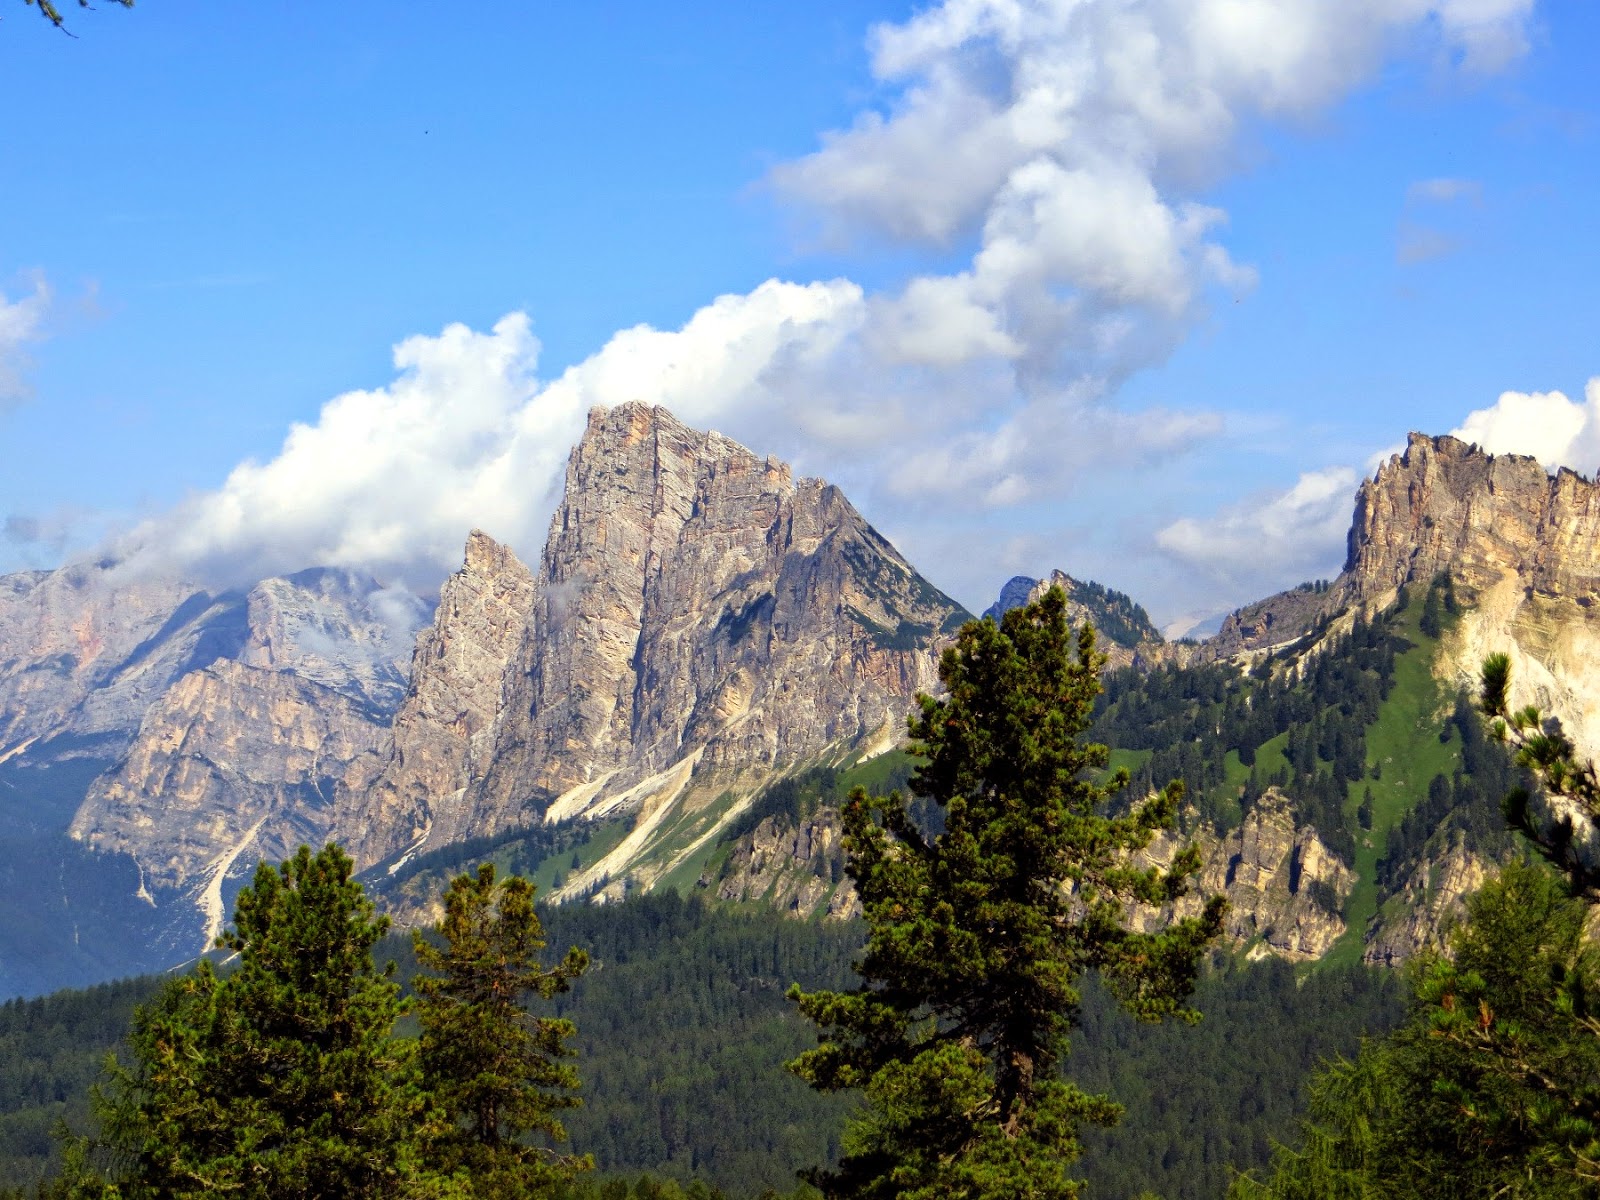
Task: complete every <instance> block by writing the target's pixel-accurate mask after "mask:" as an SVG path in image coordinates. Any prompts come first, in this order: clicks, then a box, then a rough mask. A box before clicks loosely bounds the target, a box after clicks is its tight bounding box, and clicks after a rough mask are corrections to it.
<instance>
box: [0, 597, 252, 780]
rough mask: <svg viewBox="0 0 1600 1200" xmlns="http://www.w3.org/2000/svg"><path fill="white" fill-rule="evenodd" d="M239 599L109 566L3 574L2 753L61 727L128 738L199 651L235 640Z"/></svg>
mask: <svg viewBox="0 0 1600 1200" xmlns="http://www.w3.org/2000/svg"><path fill="white" fill-rule="evenodd" d="M241 601H242V597H240V596H237V595H227V594H224V595H221V596H211V595H208V594H207V593H205V592H204V591H201V590H199V589H198V588H195V587H193V586H192V585H187V584H184V583H181V582H174V581H128V580H120V579H119V578H118V577H117V575H116V573H115V572H114V571H112V570H110V569H107V568H105V567H102V566H90V565H75V566H70V567H63V568H62V569H60V570H58V571H27V572H22V573H20V574H16V575H7V576H4V577H0V755H11V754H18V753H24V752H25V748H26V747H27V746H29V745H32V744H34V743H38V742H48V741H49V740H50V739H52V738H56V737H60V736H62V735H70V736H72V737H73V738H74V739H75V740H82V739H90V740H94V741H109V742H111V743H112V744H114V745H117V744H125V743H126V740H127V738H128V737H130V736H131V735H132V733H133V731H134V730H136V729H137V728H138V727H139V720H140V718H141V717H142V716H143V714H144V710H145V708H146V707H148V706H149V704H150V703H151V702H152V701H153V700H154V699H155V698H156V697H157V696H158V695H160V694H161V692H162V691H163V690H164V689H165V688H166V687H168V686H170V685H171V683H172V682H173V680H175V679H176V678H178V677H179V676H180V675H182V674H183V673H184V672H185V671H186V670H188V669H190V668H191V667H192V666H193V665H195V663H196V660H197V659H201V658H205V659H206V661H210V659H209V658H206V656H207V655H208V654H212V651H213V649H219V650H220V649H226V648H231V647H236V644H237V638H236V630H237V628H238V626H239V625H240V624H241V623H242V613H241V611H240V610H241ZM214 656H215V655H214V654H212V657H214Z"/></svg>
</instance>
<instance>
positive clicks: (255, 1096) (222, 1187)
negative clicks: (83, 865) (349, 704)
mask: <svg viewBox="0 0 1600 1200" xmlns="http://www.w3.org/2000/svg"><path fill="white" fill-rule="evenodd" d="M350 875H351V862H350V859H349V858H348V857H347V856H346V855H345V854H344V852H343V851H342V850H340V849H339V847H338V846H335V845H329V846H326V847H324V848H323V849H322V850H321V851H319V852H318V853H317V854H315V855H313V854H312V853H311V851H310V849H309V848H308V847H305V846H302V847H301V848H300V850H299V852H298V853H297V854H296V855H295V857H294V858H292V859H290V860H289V861H288V862H285V863H283V864H282V865H281V866H278V867H273V866H270V865H268V864H265V863H263V864H262V865H261V866H260V867H258V868H257V870H256V873H255V877H254V880H253V882H252V884H251V885H250V886H249V887H247V888H245V889H244V890H243V891H242V892H240V894H239V899H238V904H237V908H236V911H235V916H234V927H233V928H232V929H231V930H230V931H228V932H227V933H226V934H225V935H224V936H223V937H222V938H220V939H219V941H218V946H219V948H225V949H229V950H232V951H234V952H235V953H236V954H237V955H238V960H239V962H238V967H237V969H236V970H233V971H231V972H230V973H228V974H226V975H220V976H219V975H218V973H217V972H216V971H214V970H213V969H212V966H211V964H210V963H209V962H202V963H201V964H200V965H199V967H197V968H196V970H195V971H194V973H193V974H192V975H190V976H188V977H185V978H182V979H177V980H174V981H173V982H172V983H171V984H169V985H168V986H167V987H166V988H165V989H164V990H163V991H162V993H161V994H160V995H159V996H158V998H157V999H156V1001H155V1002H154V1003H152V1004H151V1005H149V1006H147V1007H145V1008H144V1009H142V1010H141V1011H140V1013H139V1015H138V1017H137V1019H136V1021H135V1026H134V1031H133V1035H132V1038H131V1040H130V1050H131V1056H132V1065H131V1066H129V1067H126V1068H117V1069H116V1070H115V1071H114V1074H113V1076H112V1079H111V1081H110V1084H109V1086H108V1087H106V1088H105V1089H103V1090H102V1093H101V1096H100V1101H99V1104H98V1110H99V1112H98V1115H99V1117H100V1122H101V1130H102V1132H101V1137H100V1143H101V1148H102V1149H103V1150H105V1151H108V1152H109V1156H110V1177H111V1186H110V1194H112V1195H117V1196H122V1197H130V1198H143V1197H181V1196H202V1195H213V1194H226V1195H233V1196H240V1197H248V1198H252V1200H254V1198H257V1197H259V1198H261V1200H266V1198H268V1197H272V1198H275V1200H278V1198H284V1197H304V1198H306V1200H312V1198H323V1197H326V1198H328V1200H333V1198H335V1197H382V1196H394V1195H398V1194H400V1191H401V1181H402V1178H403V1177H404V1176H405V1175H407V1174H408V1173H409V1172H411V1171H412V1170H413V1168H414V1164H413V1163H411V1162H410V1161H408V1156H409V1155H410V1154H411V1153H412V1152H413V1150H414V1144H415V1139H414V1137H413V1134H414V1132H415V1127H416V1121H417V1117H418V1108H419V1103H420V1101H419V1098H418V1097H417V1096H416V1094H415V1092H414V1090H413V1089H411V1088H409V1087H408V1086H407V1083H408V1079H409V1075H410V1056H409V1055H408V1053H407V1052H406V1048H405V1044H404V1043H399V1042H396V1041H395V1040H394V1039H393V1038H392V1036H391V1031H392V1026H393V1024H394V1020H395V1017H396V1016H397V1015H398V1013H399V1011H400V1000H399V992H398V989H397V988H396V986H395V985H394V983H393V982H391V981H390V979H389V978H388V974H387V972H379V971H377V970H376V969H375V968H374V967H373V963H372V947H373V945H374V943H376V941H377V940H378V938H380V937H381V936H382V935H383V933H384V931H385V929H386V928H387V924H388V922H387V920H386V919H385V918H382V917H378V916H376V915H375V914H374V912H373V909H372V905H371V903H370V902H369V901H368V900H367V899H366V897H365V896H364V895H363V893H362V890H361V885H360V884H358V883H356V882H355V881H354V880H353V879H352V878H351V877H350ZM69 1182H71V1183H72V1185H73V1186H75V1187H77V1188H78V1192H75V1193H69V1194H80V1193H84V1192H87V1191H88V1190H89V1183H90V1180H89V1177H88V1175H87V1173H86V1172H79V1175H78V1178H77V1179H76V1180H75V1181H69Z"/></svg>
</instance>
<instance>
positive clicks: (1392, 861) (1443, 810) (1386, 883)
mask: <svg viewBox="0 0 1600 1200" xmlns="http://www.w3.org/2000/svg"><path fill="white" fill-rule="evenodd" d="M1452 732H1453V733H1454V734H1455V735H1456V736H1458V737H1459V738H1460V740H1461V766H1460V770H1458V771H1456V772H1455V773H1454V774H1453V775H1451V776H1450V777H1448V778H1447V777H1446V776H1444V775H1435V776H1434V777H1433V779H1432V780H1430V781H1429V783H1428V795H1427V798H1426V799H1425V800H1424V801H1423V802H1422V803H1421V804H1419V805H1417V807H1415V808H1413V809H1412V810H1411V811H1410V812H1408V813H1406V815H1405V816H1404V817H1402V818H1401V819H1400V821H1399V823H1398V824H1396V825H1395V826H1394V827H1393V828H1392V829H1390V830H1389V840H1388V846H1387V849H1386V851H1385V853H1384V856H1383V857H1382V858H1381V859H1379V860H1378V886H1379V888H1380V890H1381V891H1382V892H1383V893H1384V894H1392V893H1393V892H1395V891H1397V890H1399V888H1400V887H1401V886H1402V885H1403V884H1404V883H1405V881H1406V880H1407V879H1408V878H1409V877H1410V875H1411V873H1412V872H1413V871H1414V870H1415V869H1416V867H1417V865H1418V863H1419V862H1421V861H1422V859H1423V857H1424V856H1425V855H1427V854H1430V853H1436V852H1438V851H1441V850H1443V849H1444V848H1445V847H1446V846H1448V845H1449V844H1452V843H1459V844H1460V845H1461V846H1462V847H1463V848H1465V849H1467V850H1470V851H1472V852H1474V853H1476V854H1479V855H1481V856H1482V857H1483V858H1486V859H1489V860H1491V861H1503V860H1504V859H1505V858H1506V857H1507V856H1509V855H1512V854H1514V853H1515V852H1516V849H1517V843H1516V841H1515V839H1514V838H1513V836H1512V834H1511V831H1510V829H1509V828H1508V827H1507V825H1506V821H1505V817H1504V815H1503V814H1502V812H1501V800H1502V799H1503V798H1504V797H1505V796H1506V794H1507V793H1508V792H1511V791H1512V790H1514V789H1516V788H1519V787H1526V786H1527V783H1528V781H1527V776H1526V775H1525V774H1524V773H1523V772H1522V771H1520V770H1518V769H1517V768H1516V767H1515V766H1514V765H1513V763H1512V761H1511V756H1510V755H1509V754H1507V753H1506V752H1505V750H1504V749H1503V748H1502V747H1501V746H1499V745H1498V744H1496V743H1495V742H1494V741H1493V740H1491V739H1490V738H1489V737H1487V736H1486V734H1485V732H1484V729H1483V723H1482V721H1480V720H1479V719H1478V716H1477V714H1476V713H1474V712H1473V710H1472V705H1471V702H1470V701H1469V700H1468V699H1467V697H1466V694H1465V693H1462V694H1461V695H1460V696H1459V697H1457V699H1456V707H1455V711H1454V713H1452V714H1451V717H1450V720H1449V721H1448V722H1447V723H1446V724H1445V726H1444V733H1445V734H1450V733H1452ZM1369 790H1370V789H1369Z"/></svg>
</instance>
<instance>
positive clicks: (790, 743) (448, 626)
mask: <svg viewBox="0 0 1600 1200" xmlns="http://www.w3.org/2000/svg"><path fill="white" fill-rule="evenodd" d="M967 619H968V614H967V613H966V612H965V611H964V610H963V609H962V608H961V607H960V606H959V605H958V604H956V603H955V602H954V601H952V600H950V599H949V598H948V597H947V596H945V595H944V594H943V593H941V592H940V591H939V590H938V589H937V588H935V587H933V585H931V584H930V583H928V582H927V580H925V579H923V578H922V576H920V575H919V574H917V572H916V571H915V570H913V569H912V567H911V566H910V564H909V563H907V562H906V561H905V559H904V558H902V557H901V555H900V554H899V552H898V551H896V550H895V549H894V547H893V546H891V545H890V544H889V542H888V541H887V540H885V539H884V537H883V536H882V535H881V534H879V533H878V532H877V531H876V530H875V529H873V528H872V526H870V525H869V524H867V522H866V521H865V520H864V519H862V517H861V515H860V514H859V513H858V512H856V510H855V509H854V508H853V507H852V506H851V505H850V503H849V501H848V500H846V499H845V497H844V495H843V493H842V492H840V491H839V489H838V488H836V487H834V486H832V485H831V484H827V483H824V482H822V481H820V480H816V479H796V478H794V476H793V473H792V472H791V471H790V469H789V467H788V466H787V465H785V464H783V463H781V462H779V461H777V460H776V459H773V458H762V457H759V456H757V455H755V454H753V453H752V452H750V451H749V450H747V449H745V448H744V447H743V446H740V445H738V444H737V443H735V442H733V441H731V440H729V439H728V438H725V437H723V436H722V435H720V434H717V433H704V432H699V431H696V430H693V429H690V428H689V427H688V426H686V425H684V424H682V423H681V422H680V421H678V420H677V419H676V418H674V417H673V416H672V415H671V414H670V413H668V412H667V411H666V410H664V409H661V408H656V407H653V406H649V405H643V404H624V405H620V406H618V407H616V408H612V409H596V410H595V411H594V412H593V413H591V414H590V417H589V423H588V428H587V430H586V431H585V433H584V436H583V438H582V440H581V441H580V442H579V443H578V445H577V446H576V447H575V448H574V450H573V452H572V456H571V459H570V461H569V463H568V466H567V476H566V489H565V494H564V497H563V499H562V502H561V505H560V507H559V508H558V509H557V511H556V514H555V516H554V518H553V519H552V521H551V526H550V535H549V539H548V541H547V542H546V545H545V549H544V553H543V555H542V556H541V559H540V564H539V569H538V570H537V572H534V573H532V574H531V576H530V575H529V573H528V572H527V571H526V569H525V568H523V567H522V565H521V564H520V563H519V562H517V560H516V559H515V558H514V556H512V555H511V554H510V552H509V551H507V550H505V549H504V548H502V547H498V546H496V545H495V544H494V543H493V542H492V541H491V540H490V539H488V538H487V537H485V536H483V535H478V534H475V535H474V536H473V539H472V540H471V541H470V542H469V544H468V548H467V562H466V564H465V566H464V567H463V569H462V571H461V572H459V573H458V574H457V575H455V576H454V577H452V579H451V580H450V582H449V583H447V584H446V586H445V590H444V593H443V597H442V601H441V604H440V607H439V610H438V614H437V616H436V618H435V621H434V625H433V627H432V629H431V630H430V631H429V632H427V633H426V634H424V635H423V639H422V642H421V643H420V644H419V649H418V652H417V655H416V657H415V659H414V667H413V676H412V681H411V687H410V690H409V692H408V694H407V698H406V700H405V702H404V704H403V705H402V707H401V710H400V713H399V715H398V716H397V718H396V722H395V733H394V742H393V750H392V753H391V754H390V756H389V758H388V760H387V761H386V763H385V765H384V768H383V771H382V773H381V774H380V776H379V777H378V780H377V782H376V783H375V784H374V785H373V786H372V787H371V788H369V789H367V790H366V791H365V793H364V794H359V795H356V794H352V795H351V796H350V800H349V805H348V807H347V808H346V809H345V810H343V811H342V813H341V815H340V816H339V817H338V818H337V820H336V826H337V827H338V828H339V829H341V830H342V831H345V833H346V835H347V836H348V837H349V838H350V839H351V843H350V844H351V846H352V848H353V853H354V854H355V856H356V858H357V861H358V863H360V864H361V865H363V866H368V865H372V864H377V863H381V862H385V861H386V860H392V859H394V857H395V856H396V855H401V854H406V853H414V852H418V851H423V850H425V849H428V848H432V847H437V846H441V845H447V844H449V843H451V842H453V841H459V840H461V839H462V838H465V837H469V836H470V837H480V838H483V837H489V838H492V837H495V836H497V835H503V834H507V833H513V832H515V831H517V830H519V829H524V828H527V827H530V826H538V825H542V824H555V823H561V822H570V821H584V822H593V821H595V820H600V819H604V818H626V819H628V820H630V821H632V822H633V824H632V827H631V830H630V832H629V833H628V835H627V837H626V838H625V839H624V840H623V842H622V844H621V845H619V846H617V847H616V848H615V849H614V850H613V851H611V852H610V853H608V854H606V855H605V856H604V857H603V858H601V859H598V860H597V861H595V862H594V863H593V864H592V865H590V866H589V867H588V868H587V869H586V870H585V871H584V872H583V873H582V874H580V875H578V876H577V877H575V878H573V879H572V880H570V881H568V883H567V886H566V894H567V895H569V896H570V895H575V894H577V893H579V892H590V891H594V890H603V889H607V888H609V889H611V891H612V892H613V893H618V894H620V892H621V891H622V890H623V889H625V888H627V887H629V886H635V887H648V886H650V885H651V884H652V883H654V882H655V881H656V880H658V879H660V878H661V877H663V876H664V875H666V874H668V873H670V872H671V871H672V870H674V869H675V868H676V867H678V866H679V865H681V863H682V862H683V861H685V856H686V855H688V854H690V853H692V852H693V851H694V849H696V848H698V847H701V846H704V845H707V844H709V843H710V842H712V841H713V840H714V839H715V837H716V834H717V831H718V830H719V829H721V828H723V827H724V826H725V825H726V824H727V822H728V821H730V820H733V819H734V818H735V817H736V816H737V814H738V813H739V811H741V810H742V808H743V807H744V806H745V805H747V804H748V803H749V800H750V799H751V797H752V796H753V795H754V794H755V792H756V791H757V790H759V788H760V787H761V786H763V785H765V784H766V783H768V782H770V780H771V778H772V777H773V776H774V775H775V774H781V773H782V772H783V771H785V770H787V769H790V768H792V767H794V766H796V765H798V764H801V763H804V762H806V761H808V760H810V759H812V758H814V757H816V756H818V755H823V754H829V753H832V754H839V753H845V752H848V751H852V750H855V751H859V750H861V749H862V748H863V747H866V746H868V745H875V746H879V747H882V748H887V747H889V746H891V745H892V744H894V742H895V741H896V740H898V737H899V732H900V728H901V723H902V721H903V720H904V714H905V712H906V711H907V708H908V706H909V704H910V701H911V697H912V696H913V695H915V693H916V692H918V691H919V690H928V689H931V688H933V687H934V686H935V685H936V683H937V676H936V672H935V649H936V646H937V645H938V643H939V640H940V639H941V638H943V637H945V636H947V635H948V634H949V633H950V632H951V631H953V630H954V629H955V628H957V627H958V626H959V625H960V624H961V623H962V622H963V621H965V620H967ZM469 664H470V665H469ZM491 679H492V680H493V681H494V682H493V684H491V683H490V680H491Z"/></svg>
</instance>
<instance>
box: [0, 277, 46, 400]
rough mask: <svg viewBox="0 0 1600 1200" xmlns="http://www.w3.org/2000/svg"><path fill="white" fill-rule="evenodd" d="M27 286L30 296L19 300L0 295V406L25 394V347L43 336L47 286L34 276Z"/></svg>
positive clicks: (3, 294)
mask: <svg viewBox="0 0 1600 1200" xmlns="http://www.w3.org/2000/svg"><path fill="white" fill-rule="evenodd" d="M29 282H30V284H31V286H32V291H31V293H30V294H28V295H26V296H22V297H20V298H19V299H16V300H12V299H10V298H9V297H8V296H7V295H6V293H5V292H0V404H3V403H4V402H5V401H7V400H15V399H17V398H19V397H21V396H25V395H26V394H27V385H26V383H25V382H24V380H23V371H24V369H25V368H26V366H27V355H26V347H27V345H28V343H29V342H35V341H38V340H39V339H40V338H41V337H42V336H43V333H44V328H43V326H44V317H45V312H46V310H47V309H48V308H49V307H50V286H49V284H47V283H46V282H45V279H44V276H43V275H34V276H33V277H32V278H31V279H30V280H29Z"/></svg>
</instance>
